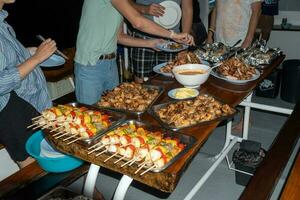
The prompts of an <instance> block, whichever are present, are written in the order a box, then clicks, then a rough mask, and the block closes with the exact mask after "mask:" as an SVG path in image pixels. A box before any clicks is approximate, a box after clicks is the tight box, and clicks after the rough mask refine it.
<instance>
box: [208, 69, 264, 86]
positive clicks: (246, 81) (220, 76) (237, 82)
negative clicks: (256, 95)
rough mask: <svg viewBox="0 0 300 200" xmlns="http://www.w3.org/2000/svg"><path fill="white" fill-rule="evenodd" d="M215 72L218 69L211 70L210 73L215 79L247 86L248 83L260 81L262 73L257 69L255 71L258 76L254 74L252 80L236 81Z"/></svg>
mask: <svg viewBox="0 0 300 200" xmlns="http://www.w3.org/2000/svg"><path fill="white" fill-rule="evenodd" d="M215 70H216V69H214V70H211V72H210V74H211V75H213V76H214V77H217V78H219V79H223V80H225V81H227V82H230V83H234V84H238V85H243V84H246V83H248V82H250V81H254V80H256V79H258V78H259V77H260V72H259V71H258V70H257V69H255V72H256V74H254V75H253V76H252V78H251V79H248V80H235V79H230V78H227V77H225V76H222V75H220V74H219V73H217V72H216V71H215Z"/></svg>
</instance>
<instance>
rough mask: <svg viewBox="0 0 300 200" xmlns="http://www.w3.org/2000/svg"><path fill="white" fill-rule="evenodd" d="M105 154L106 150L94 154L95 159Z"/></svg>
mask: <svg viewBox="0 0 300 200" xmlns="http://www.w3.org/2000/svg"><path fill="white" fill-rule="evenodd" d="M105 152H107V149H105V150H103V151H101V152H100V153H98V154H96V157H98V156H100V155H101V154H104V153H105Z"/></svg>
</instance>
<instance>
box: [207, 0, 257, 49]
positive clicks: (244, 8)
mask: <svg viewBox="0 0 300 200" xmlns="http://www.w3.org/2000/svg"><path fill="white" fill-rule="evenodd" d="M260 13H261V0H216V5H215V7H214V8H213V10H212V13H211V19H210V25H209V29H208V37H207V43H212V42H214V41H216V42H222V43H224V44H225V45H228V46H232V45H234V44H235V43H236V42H237V41H238V40H242V42H241V43H240V44H239V45H238V46H241V47H242V48H247V47H249V46H250V45H251V43H252V40H253V38H254V34H255V31H256V26H257V23H258V19H259V17H260Z"/></svg>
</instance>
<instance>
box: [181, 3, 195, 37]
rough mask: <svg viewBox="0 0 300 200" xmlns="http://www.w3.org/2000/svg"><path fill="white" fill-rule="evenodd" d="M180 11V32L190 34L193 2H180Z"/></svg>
mask: <svg viewBox="0 0 300 200" xmlns="http://www.w3.org/2000/svg"><path fill="white" fill-rule="evenodd" d="M181 9H182V19H181V26H182V32H184V33H190V32H191V30H192V23H193V0H182V2H181Z"/></svg>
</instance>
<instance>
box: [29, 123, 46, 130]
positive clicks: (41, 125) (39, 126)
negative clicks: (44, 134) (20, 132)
mask: <svg viewBox="0 0 300 200" xmlns="http://www.w3.org/2000/svg"><path fill="white" fill-rule="evenodd" d="M44 125H45V124H40V125H38V126H35V127H33V128H32V130H35V129H38V128H41V127H43V126H44Z"/></svg>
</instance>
